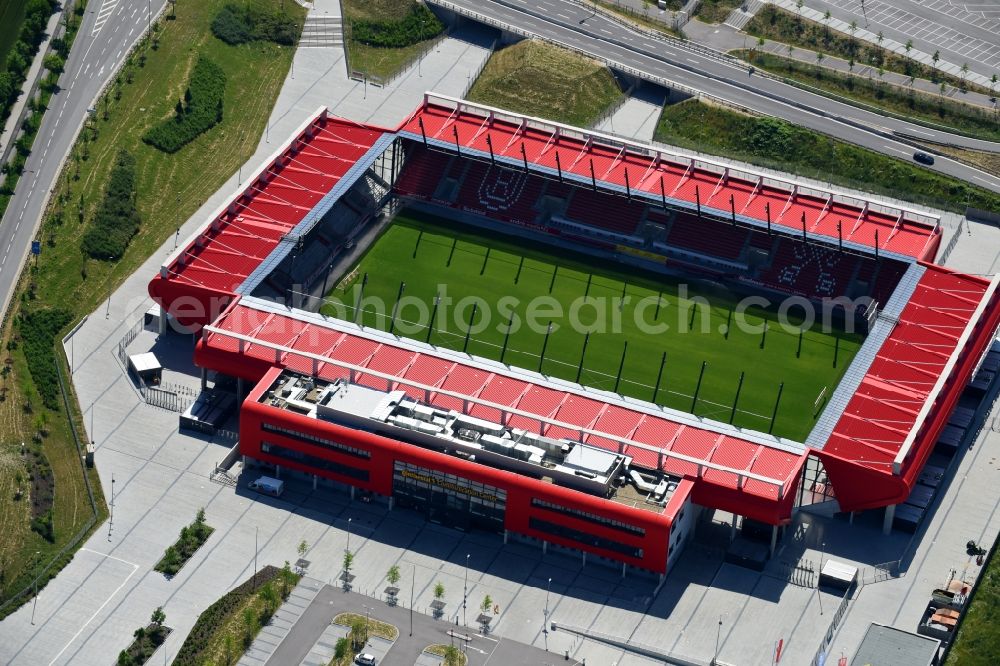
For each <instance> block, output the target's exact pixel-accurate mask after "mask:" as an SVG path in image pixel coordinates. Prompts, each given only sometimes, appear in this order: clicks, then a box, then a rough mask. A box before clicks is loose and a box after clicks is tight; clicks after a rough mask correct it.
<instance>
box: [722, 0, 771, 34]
mask: <svg viewBox="0 0 1000 666" xmlns="http://www.w3.org/2000/svg"><path fill="white" fill-rule="evenodd" d="M763 6H764V3H763V2H762V1H761V0H746V2H744V3H743V5H742V6H740V7H737V8H736V9H734V10H733V11H732V13H730V14H729V16H728V17H726V20H725V24H726V25H728V26H729V27H731V28H735V29H737V30H742V29H743V26H745V25H746V24H747V23H749V22H750V19H752V18H753V17H754V16H755V15H756V14H757V12H759V11H760V9H761V7H763Z"/></svg>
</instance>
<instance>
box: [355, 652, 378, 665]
mask: <svg viewBox="0 0 1000 666" xmlns="http://www.w3.org/2000/svg"><path fill="white" fill-rule="evenodd" d="M354 663H355V664H358V666H375V655H373V654H368V653H367V652H359V653H358V655H357V656H356V657H354Z"/></svg>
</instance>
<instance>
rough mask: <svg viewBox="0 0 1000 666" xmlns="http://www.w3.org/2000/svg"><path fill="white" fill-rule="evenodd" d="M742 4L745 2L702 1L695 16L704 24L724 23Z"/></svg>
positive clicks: (741, 0) (726, 0)
mask: <svg viewBox="0 0 1000 666" xmlns="http://www.w3.org/2000/svg"><path fill="white" fill-rule="evenodd" d="M742 4H743V0H701V2H700V3H698V8H697V9H695V10H694V15H695V18H697V19H698V20H699V21H701V22H702V23H722V22H723V21H725V20H726V18H727V17H728V16H729V15H730V14H731V13H732V12H733V10H734V9H736V8H737V7H739V6H740V5H742Z"/></svg>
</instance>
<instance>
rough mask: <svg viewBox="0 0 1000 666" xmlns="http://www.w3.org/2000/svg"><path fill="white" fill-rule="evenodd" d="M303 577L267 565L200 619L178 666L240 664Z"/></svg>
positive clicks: (183, 649)
mask: <svg viewBox="0 0 1000 666" xmlns="http://www.w3.org/2000/svg"><path fill="white" fill-rule="evenodd" d="M299 579H301V576H299V575H298V574H296V573H294V572H292V571H291V569H289V567H288V563H287V562H286V563H285V566H284V568H282V569H278V568H277V567H273V566H267V567H264V568H263V569H262V570H260V571H258V572H257V575H256V576H254V577H251V578H248V579H247V580H245V581H244V582H243V583H242V584H240V585H239V586H238V587H236V588H234V589H233V590H232V591H230V592H228V593H226V594H225V595H224V596H222V597H221V598H220V599H219V600H218V601H216V602H215V603H214V604H212V605H211V606H209V607H208V608H207V609H205V611H204V612H203V613H202V614H201V615H199V616H198V620H197V621H196V622H195V624H194V626H193V627H192V628H191V632H190V633H189V634H188V635H187V637H186V638H185V639H184V643H183V645H181V649H180V650H179V651H178V652H177V656H176V657H175V658H174V660H173V664H174V666H204V665H205V664H216V665H224V666H230V665H231V664H235V663H236V662H237V661H239V659H240V657H241V656H243V653H244V652H246V649H247V648H248V647H250V644H251V643H253V639H254V638H255V637H256V636H257V634H258V632H260V630H261V628H262V627H263V626H265V625H267V623H268V622H270V620H271V616H273V615H274V613H275V612H276V611H277V610H278V608H279V607H280V606H281V603H282V601H284V600H286V599H288V595H289V594H291V591H292V590H293V589H294V588H295V586H296V585H297V584H298V582H299Z"/></svg>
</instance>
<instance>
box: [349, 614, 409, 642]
mask: <svg viewBox="0 0 1000 666" xmlns="http://www.w3.org/2000/svg"><path fill="white" fill-rule="evenodd" d="M333 623H334V624H342V625H344V626H346V627H354V626H357V625H359V624H360V625H363V626H364V627H365V632H366V633H367V634H368V636H369V637H371V636H378V637H379V638H384V639H385V640H387V641H394V640H396V639H397V638H398V637H399V629H397V628H396V626H395V625H392V624H389V623H388V622H383V621H382V620H378V619H376V618H374V617H371V616H367V617H366V616H364V615H359V614H358V613H340V614H338V615H337V617H335V618H333ZM365 642H367V641H365Z"/></svg>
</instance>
